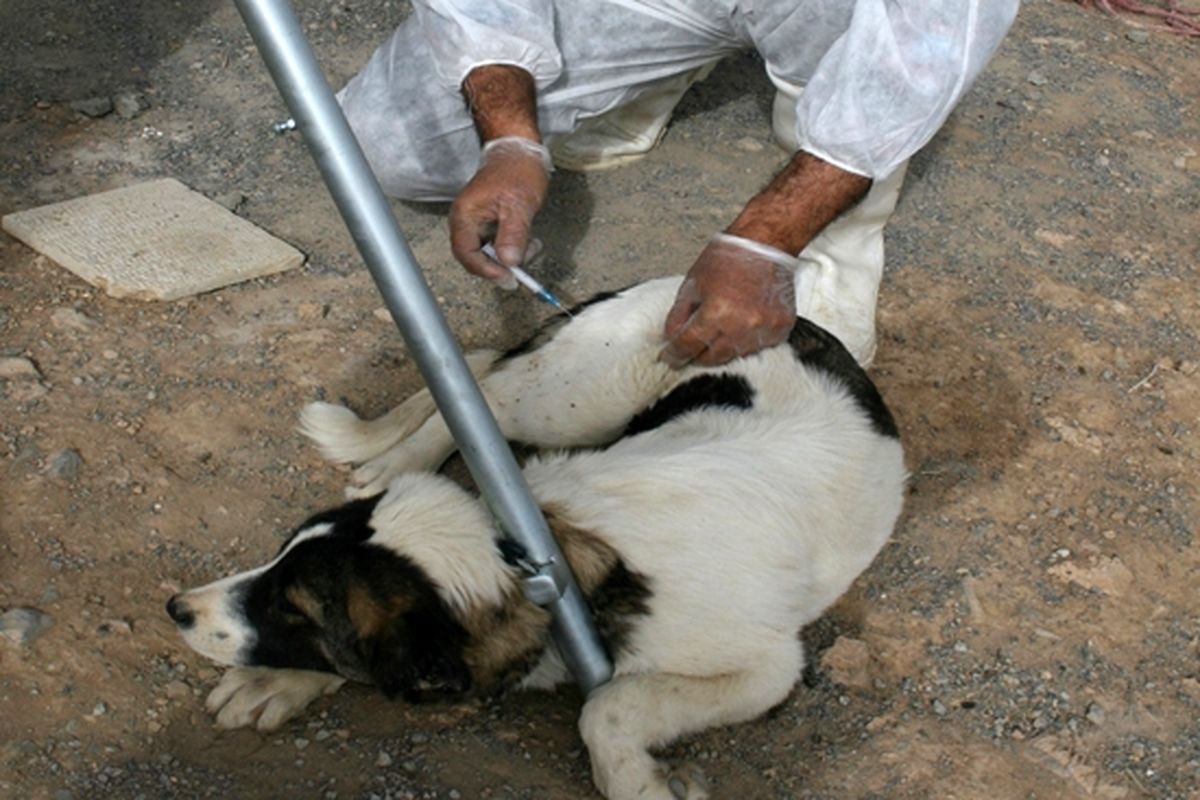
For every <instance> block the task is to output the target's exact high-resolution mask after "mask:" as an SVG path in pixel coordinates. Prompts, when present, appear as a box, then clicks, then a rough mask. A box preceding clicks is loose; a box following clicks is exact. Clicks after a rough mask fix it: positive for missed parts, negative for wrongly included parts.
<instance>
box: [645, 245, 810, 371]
mask: <svg viewBox="0 0 1200 800" xmlns="http://www.w3.org/2000/svg"><path fill="white" fill-rule="evenodd" d="M798 266H799V262H798V261H797V260H796V258H795V257H793V256H789V255H788V254H787V253H784V252H783V251H781V250H776V249H775V248H774V247H769V246H767V245H764V244H759V243H758V242H754V241H751V240H749V239H742V238H740V237H738V236H731V235H729V234H725V233H719V234H717V235H716V236H714V237H713V238H712V240H711V241H710V242H709V243H708V246H707V247H705V248H704V251H703V252H702V253H700V257H699V258H698V259H696V263H695V264H694V265H693V266H692V268H691V269H690V270H689V271H688V274H687V277H686V278H684V281H683V285H682V286H680V287H679V293H678V294H677V295H676V296H675V305H674V306H672V307H671V310H670V312H669V313H668V314H667V322H666V325H665V326H664V329H663V332H664V335H665V336H666V339H667V344H666V346H665V347H664V348H663V351H662V355H661V357H662V359H663V360H664V361H665V362H666V363H668V364H670V365H671V366H673V367H681V366H683V365H685V364H689V363H693V364H699V365H701V366H710V367H711V366H717V365H718V364H724V363H725V362H726V361H729V360H731V359H734V358H737V357H738V356H744V355H749V354H751V353H754V352H757V351H759V350H762V349H763V348H766V347H771V346H773V345H776V344H779V343H780V342H782V341H783V340H784V339H786V338H787V335H788V333H789V332H790V331H791V330H792V327H793V326H794V325H795V323H796V289H795V283H794V281H795V277H794V273H795V271H796V268H797V267H798Z"/></svg>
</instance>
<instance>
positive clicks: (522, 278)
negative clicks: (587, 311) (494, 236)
mask: <svg viewBox="0 0 1200 800" xmlns="http://www.w3.org/2000/svg"><path fill="white" fill-rule="evenodd" d="M529 250H530V252H529V253H526V256H527V260H530V261H532V260H533V259H535V258H537V256H538V254H540V253H541V250H542V244H541V242H539V241H537V240H536V239H535V240H533V244H532V245H531V247H530V248H529ZM483 254H484V255H486V256H487V257H488V258H490V259H491V260H492V261H495V262H496V263H497V264H499V263H500V259H499V258H498V257H497V256H496V248H495V247H493V246H492V243H491V242H488V243H487V244H485V245H484V246H483ZM506 269H508V270H509V271H510V272H512V274H513V277H514V278H516V279H517V283H519V284H521V285H522V286H524V287H525V288H526V289H528V290H529V291H531V292H533V294H534V296H536V297H537V299H539V300H541V301H542V302H543V303H549V304H550V305H552V306H554V307H555V308H556V309H558V310H559V311H561V312H562V313H564V314H566V315H567V316H568V317H569V316H572V314H571V312H570V311H568V310H567V307H566V306H565V305H563V302H562V301H561V300H559V299H558V298H557V297H555V296H554V294H553V293H552V292H551V291H550V290H549V289H547V288H546V287H545V286H542V285H541V284H540V283H538V282H537V281H536V280H534V278H533V277H532V276H530V274H529V273H528V272H526V271H525V270H523V269H521V268H520V267H506Z"/></svg>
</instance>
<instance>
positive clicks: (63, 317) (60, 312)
mask: <svg viewBox="0 0 1200 800" xmlns="http://www.w3.org/2000/svg"><path fill="white" fill-rule="evenodd" d="M50 323H51V324H52V325H54V327H56V328H59V329H60V330H71V331H89V330H91V329H92V328H95V327H96V321H95V320H94V319H92V318H91V317H89V316H88V315H87V314H84V313H83V312H80V311H76V310H75V309H73V308H56V309H55V310H54V313H53V314H51V315H50Z"/></svg>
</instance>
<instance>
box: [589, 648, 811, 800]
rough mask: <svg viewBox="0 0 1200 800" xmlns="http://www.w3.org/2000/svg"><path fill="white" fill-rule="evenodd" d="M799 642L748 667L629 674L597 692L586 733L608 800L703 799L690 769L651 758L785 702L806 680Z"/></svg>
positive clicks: (596, 778)
mask: <svg viewBox="0 0 1200 800" xmlns="http://www.w3.org/2000/svg"><path fill="white" fill-rule="evenodd" d="M801 664H802V658H801V650H800V646H799V644H798V643H796V644H795V645H794V646H791V647H786V646H781V647H780V648H778V649H777V650H776V651H775V652H774V653H772V654H770V655H769V656H767V657H764V658H762V659H761V660H760V661H759V662H758V663H756V664H755V666H753V667H751V668H748V669H746V670H744V671H741V672H734V673H726V674H722V675H714V676H712V677H694V676H688V675H677V674H672V673H645V674H637V675H621V676H618V677H616V678H613V679H612V680H611V681H610V682H609V683H607V684H605V685H604V686H601V687H600V688H598V689H596V690H595V691H593V692H592V694H591V695H590V696H589V697H588V700H587V703H585V704H584V707H583V714H582V715H581V716H580V719H579V730H580V733H581V735H582V736H583V741H584V743H585V744H586V745H587V748H588V754H589V756H590V757H591V761H592V779H593V780H594V781H595V783H596V787H597V788H598V789H600V792H601V793H602V794H603V795H604V796H605V797H607V798H608V800H634V798H637V799H638V800H701V798H706V797H708V792H707V790H706V789H705V788H704V786H703V785H701V781H698V780H694V779H689V776H688V775H687V774H686V773H685V772H679V773H675V772H672V771H671V770H670V769H669V768H668V767H667V766H666V765H664V764H660V763H659V762H657V761H655V760H654V758H652V757H651V756H650V753H649V750H651V749H652V748H655V747H661V746H663V745H666V744H667V743H669V742H671V741H673V740H675V739H677V738H678V737H680V736H683V735H684V734H688V733H694V732H696V731H701V730H704V729H706V728H711V727H714V726H717V725H728V724H731V723H734V722H743V721H745V720H748V719H752V718H754V717H757V716H758V715H759V714H762V713H763V712H765V711H767V710H768V709H770V708H771V707H773V706H775V705H777V704H778V703H780V702H781V701H782V700H783V699H784V698H785V697H787V695H788V692H789V691H791V688H792V686H793V685H794V684H795V682H796V680H797V679H798V678H799V677H800V668H801Z"/></svg>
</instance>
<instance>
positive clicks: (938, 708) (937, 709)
mask: <svg viewBox="0 0 1200 800" xmlns="http://www.w3.org/2000/svg"><path fill="white" fill-rule="evenodd" d="M932 707H933V713H935V714H937V715H938V716H939V717H944V716H946V712H947V711H948V710H949V709H947V708H946V704H945V703H943V702H942V701H941V700H938V699H936V698H935V699H934V701H933V703H932Z"/></svg>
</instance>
